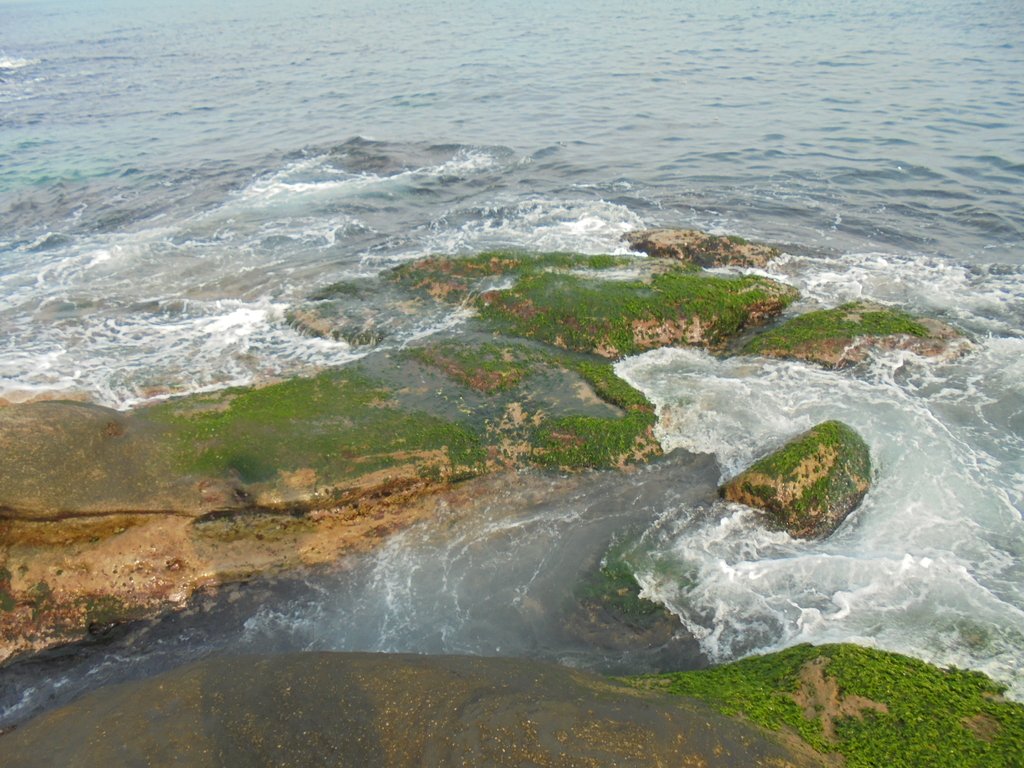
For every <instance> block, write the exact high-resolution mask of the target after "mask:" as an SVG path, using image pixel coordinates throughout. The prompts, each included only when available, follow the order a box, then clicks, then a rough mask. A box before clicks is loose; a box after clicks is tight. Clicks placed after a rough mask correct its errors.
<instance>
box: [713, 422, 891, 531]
mask: <svg viewBox="0 0 1024 768" xmlns="http://www.w3.org/2000/svg"><path fill="white" fill-rule="evenodd" d="M870 484H871V456H870V453H869V451H868V447H867V444H866V443H865V442H864V440H863V439H862V438H861V437H860V435H858V434H857V433H856V432H855V431H854V430H853V429H852V428H851V427H849V426H847V425H846V424H843V423H842V422H839V421H826V422H823V423H822V424H818V425H817V426H815V427H812V428H811V429H810V430H808V431H807V432H805V433H804V434H802V435H800V436H799V437H796V438H794V439H793V440H791V441H789V442H788V443H786V445H784V446H783V447H782V448H780V449H779V450H777V451H775V452H774V453H771V454H769V455H768V456H766V457H764V458H763V459H761V460H760V461H758V462H756V463H754V464H753V465H752V466H751V467H750V468H749V469H747V470H745V471H744V472H742V473H740V474H739V475H737V476H736V477H734V478H733V479H732V480H730V481H729V482H727V483H726V484H725V485H723V486H722V488H721V494H722V496H723V497H724V498H725V499H727V500H728V501H733V502H736V503H739V504H745V505H747V506H748V507H753V508H755V509H758V510H760V511H761V512H762V513H763V518H764V520H765V522H766V523H767V524H768V526H769V527H771V528H775V529H778V530H784V531H787V532H788V533H789V534H790V535H791V536H795V537H799V538H824V537H825V536H828V535H829V534H830V533H832V532H833V531H834V530H835V529H836V528H838V527H839V525H840V524H841V523H842V522H843V520H845V519H846V517H847V515H849V514H850V512H852V511H853V510H854V509H856V508H857V505H859V504H860V502H861V500H862V499H863V498H864V495H865V494H866V493H867V491H868V488H869V487H870Z"/></svg>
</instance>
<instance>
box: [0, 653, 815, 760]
mask: <svg viewBox="0 0 1024 768" xmlns="http://www.w3.org/2000/svg"><path fill="white" fill-rule="evenodd" d="M43 756H45V757H43ZM41 758H43V759H44V760H45V762H47V763H48V764H52V765H68V766H72V765H73V766H82V767H83V768H84V767H86V766H104V768H106V766H110V765H134V764H155V765H170V764H182V765H189V766H196V767H198V766H206V765H209V766H215V765H216V766H220V765H278V766H311V765H387V766H390V767H391V768H401V767H402V766H455V765H473V766H483V765H487V766H519V765H535V766H580V765H616V766H656V765H716V766H724V767H725V768H728V767H729V766H737V767H739V766H743V768H746V767H747V766H778V767H780V768H781V767H782V766H814V765H823V764H825V762H824V760H823V759H822V758H821V757H820V756H818V755H817V754H816V753H814V752H812V751H810V750H807V749H801V748H796V747H791V746H789V745H787V744H785V743H784V742H783V739H782V738H781V737H779V736H777V735H775V734H771V733H769V732H767V731H764V730H761V729H760V728H758V727H756V726H752V725H750V724H749V723H746V722H742V721H739V720H735V719H731V718H728V717H726V716H724V715H721V714H719V713H718V712H716V711H714V710H713V709H712V708H711V707H710V706H707V705H705V704H702V703H700V702H697V701H696V700H693V699H683V698H680V697H671V696H666V695H663V694H660V693H651V692H644V691H638V690H635V689H631V688H628V687H626V686H624V685H622V684H619V683H613V682H610V681H607V680H604V679H601V678H598V677H595V676H592V675H588V674H584V673H581V672H577V671H572V670H569V669H566V668H563V667H557V666H554V665H549V664H539V663H535V662H529V661H524V660H518V659H487V658H466V657H451V656H448V657H426V656H407V655H397V656H389V655H382V654H330V653H311V654H293V655H278V656H249V657H238V658H213V659H208V660H205V661H202V662H199V663H196V664H191V665H189V666H186V667H184V668H182V669H179V670H176V671H173V672H169V673H166V674H163V675H160V676H159V677H156V678H153V679H150V680H146V681H142V682H134V683H128V684H124V685H119V686H113V687H111V688H108V689H104V690H100V691H97V692H94V693H92V694H89V695H88V696H86V697H84V698H82V699H81V700H79V701H78V702H76V703H74V704H71V705H69V706H67V707H64V708H62V709H59V710H56V711H53V712H51V713H48V714H44V715H42V716H40V717H38V718H36V719H35V720H34V721H31V722H29V723H28V724H26V725H24V726H21V727H19V728H18V729H16V730H15V731H13V732H11V733H9V734H6V735H4V736H0V762H2V763H3V765H5V766H8V768H17V767H18V766H29V765H39V764H40V759H41Z"/></svg>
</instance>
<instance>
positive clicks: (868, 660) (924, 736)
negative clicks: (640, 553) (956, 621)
mask: <svg viewBox="0 0 1024 768" xmlns="http://www.w3.org/2000/svg"><path fill="white" fill-rule="evenodd" d="M630 682H631V683H632V684H633V685H636V686H638V687H640V688H644V689H654V690H660V691H665V692H669V693H673V694H677V695H679V696H683V697H687V698H691V697H693V698H698V699H702V700H704V701H706V702H708V703H710V704H711V705H713V706H714V707H716V708H717V709H718V710H719V711H721V712H723V713H725V714H729V715H733V716H740V717H742V718H744V719H746V720H749V721H751V722H754V723H758V724H759V725H762V726H764V727H766V728H769V729H771V730H774V731H780V732H788V733H793V734H798V736H799V738H800V739H801V740H802V741H803V742H804V743H806V744H807V745H809V746H810V747H812V748H813V749H814V750H815V751H817V752H818V753H819V754H820V755H822V757H823V758H828V759H830V762H831V763H832V764H841V765H846V766H847V768H877V766H886V767H887V768H986V767H988V768H1011V766H1020V765H1024V705H1021V704H1018V703H1015V702H1010V701H1007V700H1005V699H1004V698H1003V697H1002V693H1003V691H1004V688H1003V686H1000V685H998V684H996V683H995V682H993V681H992V680H990V679H989V678H988V677H986V676H985V675H983V674H981V673H978V672H965V671H963V670H958V669H940V668H939V667H936V666H933V665H931V664H927V663H925V662H923V661H919V660H917V659H912V658H908V657H906V656H901V655H899V654H895V653H887V652H885V651H878V650H873V649H869V648H862V647H859V646H856V645H823V646H818V647H814V646H810V645H800V646H796V647H794V648H790V649H788V650H785V651H781V652H779V653H772V654H768V655H766V656H758V657H753V658H749V659H744V660H743V661H738V662H735V663H733V664H726V665H724V666H720V667H715V668H712V669H705V670H698V671H692V672H678V673H673V674H668V675H655V676H649V677H641V678H633V679H631V680H630Z"/></svg>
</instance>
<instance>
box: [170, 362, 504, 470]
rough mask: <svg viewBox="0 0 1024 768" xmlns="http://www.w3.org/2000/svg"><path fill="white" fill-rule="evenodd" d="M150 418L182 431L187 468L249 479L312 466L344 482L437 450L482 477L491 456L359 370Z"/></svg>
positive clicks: (454, 466) (213, 398) (462, 430)
mask: <svg viewBox="0 0 1024 768" xmlns="http://www.w3.org/2000/svg"><path fill="white" fill-rule="evenodd" d="M150 414H151V415H152V416H155V417H157V418H162V419H164V420H165V421H167V422H168V423H170V424H172V425H173V426H175V427H176V429H177V433H178V444H179V453H178V455H179V460H180V462H181V466H182V468H183V469H184V470H185V471H188V472H192V473H196V474H201V475H213V476H225V475H237V476H238V477H239V478H240V479H241V480H242V481H243V482H246V483H258V482H263V481H268V480H271V479H273V478H274V477H275V476H276V475H277V474H278V472H280V471H295V470H299V469H306V468H308V469H312V470H313V471H315V472H316V474H317V477H318V478H320V479H322V480H323V481H325V482H327V483H335V482H338V481H340V480H344V479H346V478H354V477H357V476H360V475H364V474H367V473H368V472H372V471H374V470H377V469H384V468H387V467H391V466H396V465H399V464H405V463H411V462H421V461H422V458H421V456H419V454H421V453H422V452H434V451H442V452H443V453H444V454H446V456H447V462H446V464H447V465H448V466H447V467H446V468H445V469H446V471H451V472H452V473H453V474H457V475H459V474H466V473H468V474H473V473H475V472H478V471H481V470H482V462H483V457H484V452H483V448H482V445H481V442H480V439H479V437H478V436H477V435H476V434H474V433H473V432H472V431H471V430H469V429H467V428H466V427H464V426H462V425H460V424H457V423H453V422H449V421H445V420H443V419H439V418H436V417H434V416H431V415H429V414H427V413H423V412H410V411H406V410H402V409H400V408H398V407H396V403H395V402H394V401H393V399H392V397H391V394H390V393H389V391H388V390H387V389H386V388H384V387H382V386H381V385H380V384H378V383H377V382H374V381H373V380H371V379H369V378H367V377H366V376H364V375H362V374H361V373H360V372H359V371H357V370H354V369H344V370H340V371H328V372H325V373H322V374H320V375H318V376H315V377H312V378H304V379H292V380H290V381H285V382H282V383H280V384H273V385H270V386H266V387H260V388H256V389H231V390H226V391H224V392H220V393H217V394H215V395H210V396H206V397H196V398H188V399H187V400H184V401H177V402H171V403H169V404H167V405H164V406H158V407H157V408H154V409H151V411H150Z"/></svg>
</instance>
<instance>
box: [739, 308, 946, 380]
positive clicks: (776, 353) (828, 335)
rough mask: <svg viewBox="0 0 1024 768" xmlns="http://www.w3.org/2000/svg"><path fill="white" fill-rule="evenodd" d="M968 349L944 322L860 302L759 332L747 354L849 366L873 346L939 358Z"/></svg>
mask: <svg viewBox="0 0 1024 768" xmlns="http://www.w3.org/2000/svg"><path fill="white" fill-rule="evenodd" d="M964 347H965V342H964V339H963V337H962V335H961V334H960V333H959V332H958V331H956V330H955V329H954V328H952V327H950V326H948V325H946V324H945V323H942V322H939V321H938V320H933V319H930V318H914V317H912V316H910V315H908V314H907V313H906V312H902V311H900V310H897V309H893V308H892V307H885V306H881V305H879V304H872V303H870V302H865V301H858V302H851V303H849V304H843V305H842V306H840V307H836V308H835V309H823V310H818V311H815V312H808V313H807V314H804V315H799V316H798V317H795V318H793V319H791V320H788V321H787V322H785V323H783V324H782V325H780V326H778V327H777V328H772V329H771V330H768V331H766V332H764V333H762V334H760V335H759V336H755V337H754V338H753V339H751V340H750V341H749V342H748V343H747V344H746V345H745V346H744V348H743V352H744V353H746V354H757V355H765V356H767V357H780V358H788V359H793V360H807V361H809V362H814V363H819V364H820V365H823V366H825V367H827V368H845V367H847V366H850V365H853V364H856V363H859V362H861V361H863V360H865V359H866V358H867V356H868V354H869V352H870V351H871V350H872V349H905V350H909V351H911V352H915V353H916V354H919V355H925V356H928V357H936V356H943V355H948V354H955V353H957V352H958V351H960V350H961V349H963V348H964Z"/></svg>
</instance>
